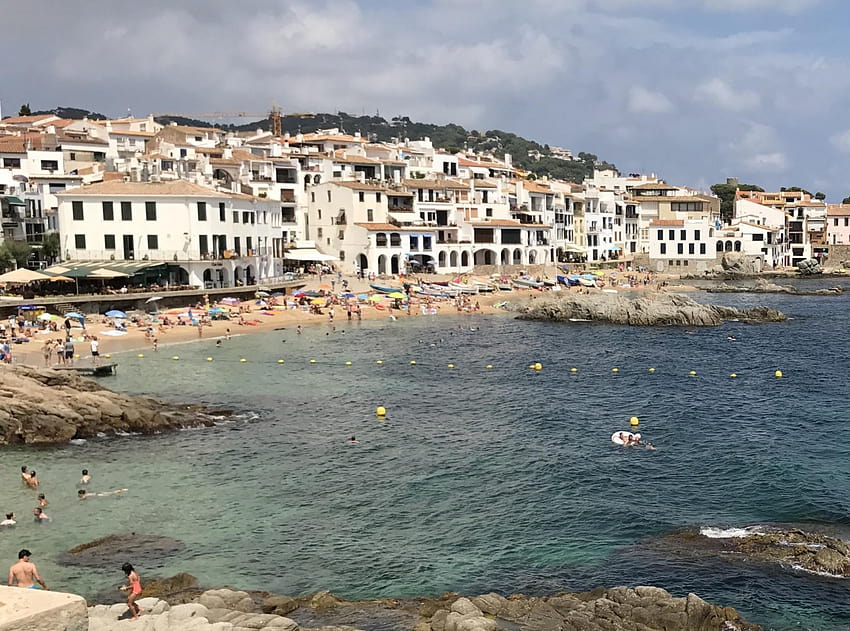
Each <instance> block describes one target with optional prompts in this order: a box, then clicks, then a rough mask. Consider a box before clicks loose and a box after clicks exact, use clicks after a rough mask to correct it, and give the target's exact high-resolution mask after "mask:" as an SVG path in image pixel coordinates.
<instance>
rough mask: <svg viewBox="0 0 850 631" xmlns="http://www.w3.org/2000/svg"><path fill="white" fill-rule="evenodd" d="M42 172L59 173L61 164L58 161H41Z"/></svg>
mask: <svg viewBox="0 0 850 631" xmlns="http://www.w3.org/2000/svg"><path fill="white" fill-rule="evenodd" d="M41 170H42V171H58V170H59V162H58V161H57V160H42V161H41Z"/></svg>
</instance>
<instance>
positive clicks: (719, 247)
mask: <svg viewBox="0 0 850 631" xmlns="http://www.w3.org/2000/svg"><path fill="white" fill-rule="evenodd" d="M715 250H717V251H718V252H722V251H723V241H718V242H717V247H716V248H715Z"/></svg>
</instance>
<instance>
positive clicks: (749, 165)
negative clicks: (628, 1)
mask: <svg viewBox="0 0 850 631" xmlns="http://www.w3.org/2000/svg"><path fill="white" fill-rule="evenodd" d="M729 150H730V152H731V153H732V154H733V156H734V157H735V159H736V161H737V163H738V164H739V166H740V167H742V168H744V169H746V170H749V171H754V172H759V173H778V172H782V171H785V170H786V169H787V168H788V156H787V155H786V153H785V152H784V150H783V148H782V145H781V143H780V140H779V134H778V133H777V132H776V129H774V128H773V127H771V126H770V125H765V124H763V123H750V124H749V126H748V128H747V129H746V131H745V132H744V133H743V134H741V135H740V136H739V137H738V138H735V139H734V140H733V141H732V142H731V143H730V145H729Z"/></svg>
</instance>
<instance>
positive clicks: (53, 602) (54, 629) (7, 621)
mask: <svg viewBox="0 0 850 631" xmlns="http://www.w3.org/2000/svg"><path fill="white" fill-rule="evenodd" d="M88 628H89V616H88V610H87V609H86V601H85V600H83V599H82V598H80V597H79V596H76V595H75V594H63V593H62V592H48V591H44V590H40V589H21V588H19V587H0V631H88Z"/></svg>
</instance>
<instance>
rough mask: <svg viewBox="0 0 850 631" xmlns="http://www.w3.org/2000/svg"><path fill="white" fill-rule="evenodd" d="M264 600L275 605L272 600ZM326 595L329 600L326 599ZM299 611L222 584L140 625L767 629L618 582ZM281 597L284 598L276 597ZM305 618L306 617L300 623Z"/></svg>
mask: <svg viewBox="0 0 850 631" xmlns="http://www.w3.org/2000/svg"><path fill="white" fill-rule="evenodd" d="M321 594H324V595H325V596H331V597H332V598H333V600H334V601H335V602H336V604H337V606H335V607H333V608H331V609H324V610H321V609H319V610H316V609H314V608H313V605H314V604H315V603H316V602H317V599H316V596H319V595H321ZM273 598H274V599H277V598H284V599H286V598H287V597H285V596H284V597H270V598H268V599H266V601H265V603H263V605H262V608H263V610H266V609H268V606H267V605H270V604H271V602H270V601H271V600H272V599H273ZM318 600H321V598H320V599H318ZM289 601H292V602H295V603H296V608H295V609H291V611H290V613H292V616H291V617H286V616H281V615H275V614H273V613H259V612H258V611H257V607H256V605H255V604H254V599H253V598H252V596H251V594H249V593H248V592H241V591H233V590H230V589H215V590H210V591H207V592H204V593H203V594H202V595H201V596H200V598H198V600H197V602H194V603H187V604H180V605H169V604H168V603H167V602H165V601H162V600H157V599H155V598H143V599H141V600H140V601H139V605H140V606H141V607H142V609H143V610H144V611H145V612H146V613H145V614H144V615H142V617H141V619H140V620H139V621H138V622H137V623H134V624H136V625H138V626H134V627H133V628H134V629H136V628H138V629H143V630H150V631H154V630H155V631H171V630H174V631H177V630H182V629H193V630H197V631H248V630H249V629H286V631H297V630H298V629H301V630H302V631H356V630H357V629H359V628H392V629H412V630H415V631H497V630H499V629H505V630H508V629H517V628H521V629H523V631H554V630H563V631H610V630H612V629H617V630H619V631H669V630H671V629H675V630H676V631H760V630H761V627H759V626H758V625H754V624H751V623H748V622H747V621H745V620H743V619H742V618H741V616H740V615H739V614H738V612H737V611H735V609H733V608H731V607H721V606H719V605H712V604H710V603H707V602H706V601H704V600H703V599H701V598H700V597H699V596H697V595H696V594H688V596H687V597H685V598H674V597H673V596H671V595H670V594H669V593H668V592H666V591H665V590H663V589H660V588H657V587H635V588H634V589H630V588H628V587H614V588H612V589H602V588H600V589H596V590H594V591H592V592H585V593H579V594H568V593H562V594H558V595H555V596H550V597H544V598H533V597H527V596H523V595H521V594H515V595H512V596H508V597H507V598H506V597H504V596H501V595H499V594H494V593H491V594H484V595H482V596H476V597H474V598H465V597H463V596H461V595H459V594H444V595H443V596H441V597H440V598H435V599H425V600H421V599H419V600H417V599H407V600H395V599H384V600H375V601H359V602H351V601H346V600H343V599H341V598H338V597H337V596H334V595H333V594H330V593H329V592H320V593H319V594H316V595H307V596H301V597H298V598H295V599H288V600H287V601H280V602H286V608H289V607H290V605H291V602H289ZM276 602H277V601H276ZM126 616H127V606H126V605H124V604H118V605H111V606H109V605H97V606H95V607H92V608H90V609H89V617H90V624H89V631H113V630H118V629H123V628H125V627H124V626H123V625H122V622H121V620H122V619H124V618H126ZM298 620H301V621H302V622H301V623H299V622H298Z"/></svg>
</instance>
